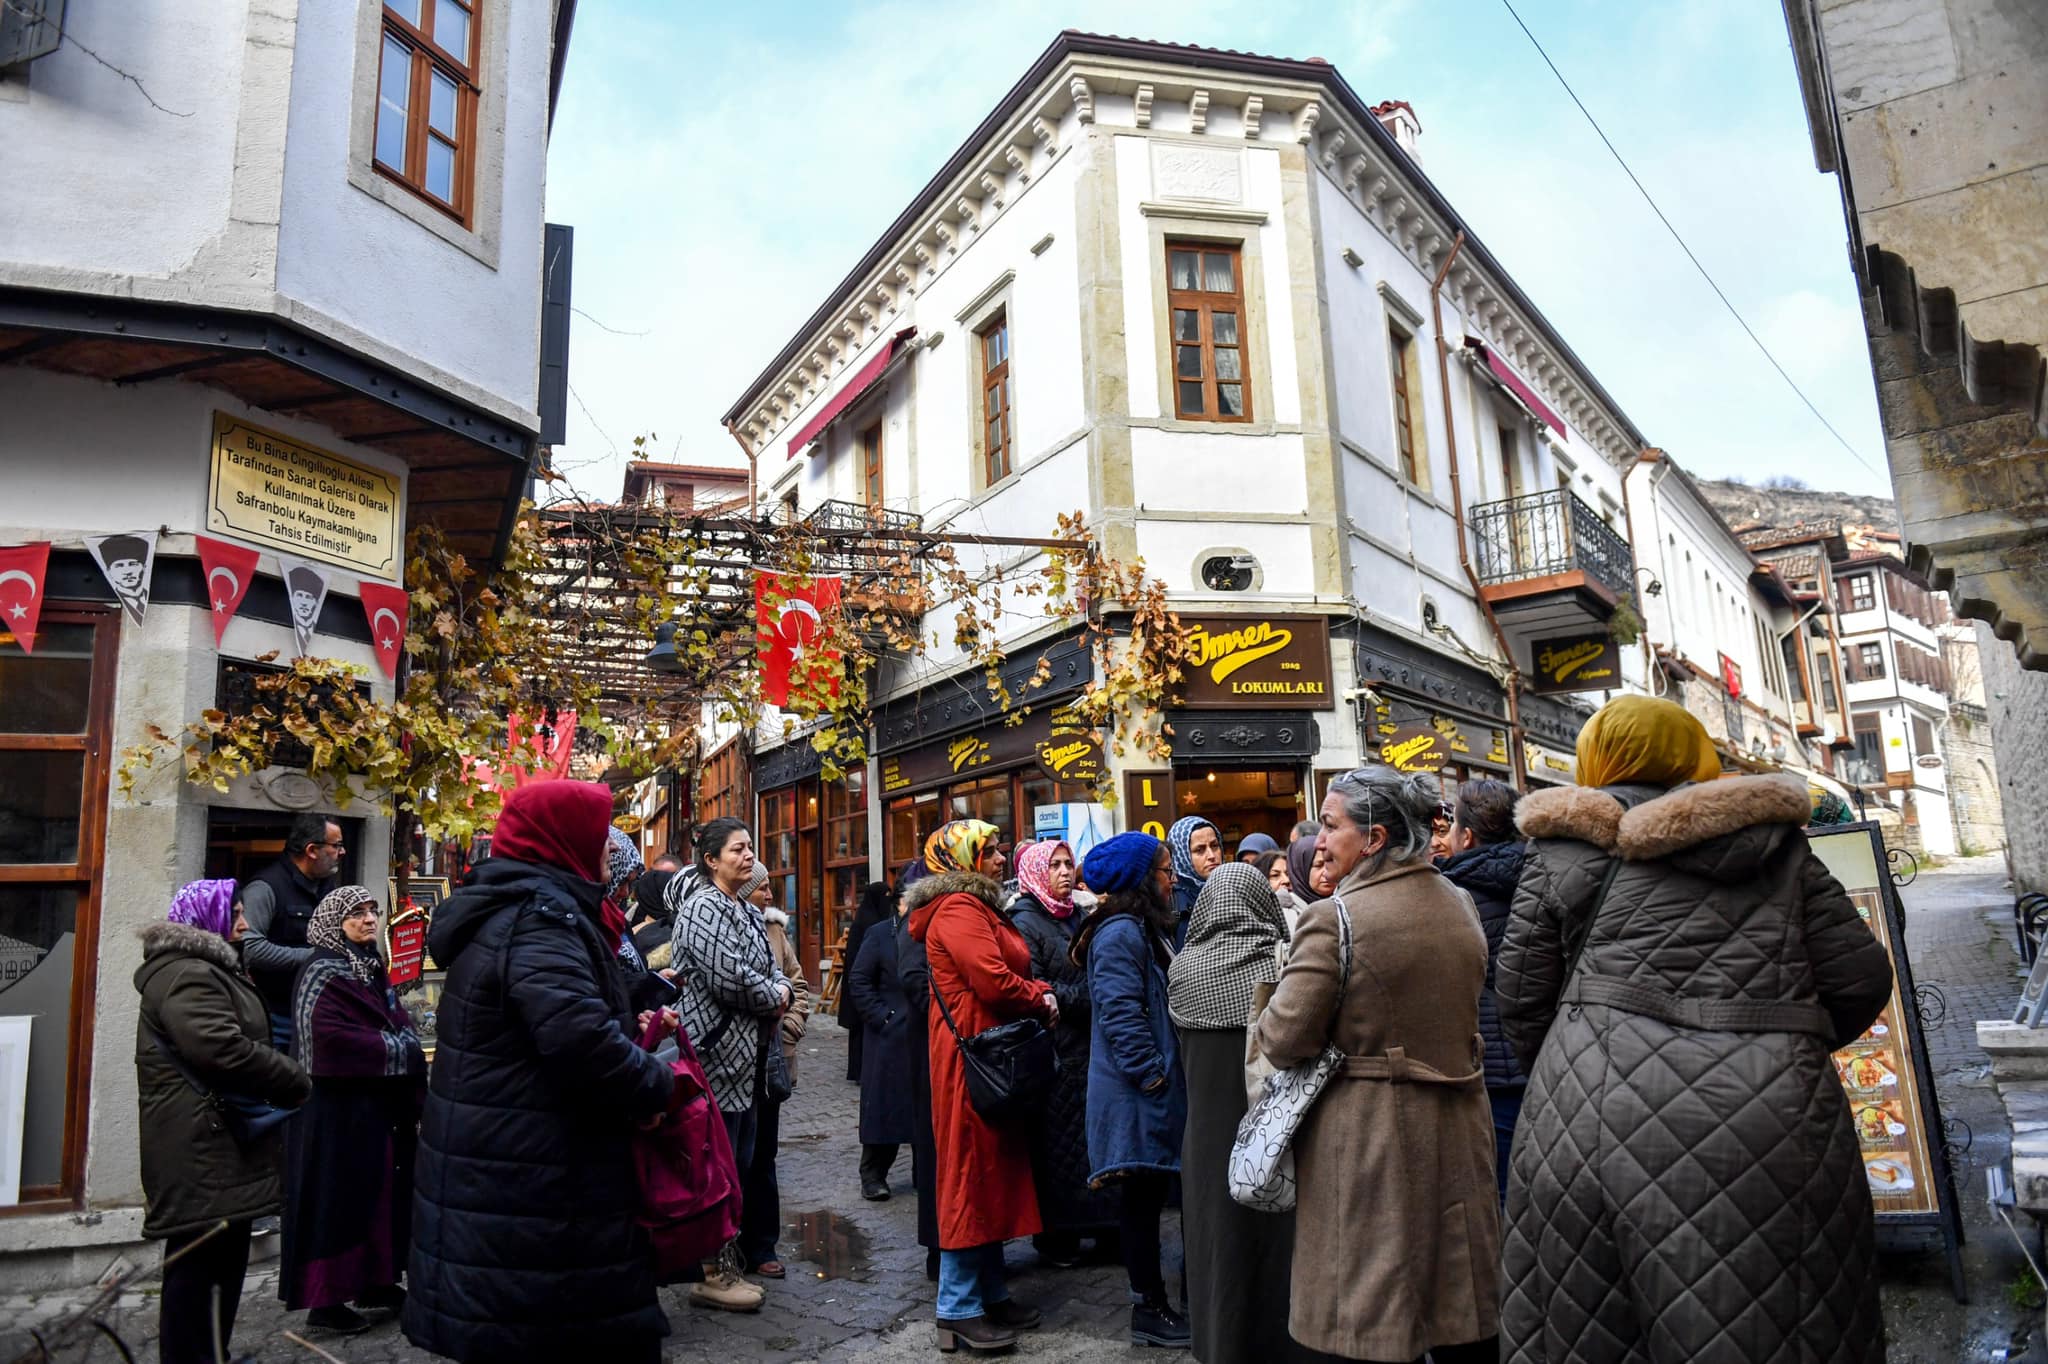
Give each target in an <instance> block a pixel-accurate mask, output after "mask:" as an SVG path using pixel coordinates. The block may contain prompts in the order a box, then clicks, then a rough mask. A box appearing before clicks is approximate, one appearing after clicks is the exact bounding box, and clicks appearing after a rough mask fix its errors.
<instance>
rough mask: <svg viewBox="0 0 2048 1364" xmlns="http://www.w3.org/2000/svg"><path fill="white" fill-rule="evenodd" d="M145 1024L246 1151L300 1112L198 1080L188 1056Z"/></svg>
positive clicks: (165, 1054)
mask: <svg viewBox="0 0 2048 1364" xmlns="http://www.w3.org/2000/svg"><path fill="white" fill-rule="evenodd" d="M142 1026H143V1027H145V1028H147V1029H148V1030H149V1040H150V1041H151V1042H153V1043H155V1044H156V1049H157V1050H158V1051H159V1052H161V1053H163V1058H164V1060H166V1061H168V1062H170V1064H171V1069H172V1070H175V1071H176V1072H178V1078H179V1079H181V1080H183V1081H184V1082H185V1083H186V1084H188V1085H190V1086H192V1088H193V1089H194V1090H195V1091H197V1092H198V1095H199V1097H200V1098H201V1099H203V1100H205V1101H206V1104H207V1106H208V1107H209V1108H211V1109H213V1111H214V1114H215V1116H217V1117H218V1118H219V1119H220V1125H221V1127H222V1128H223V1129H224V1130H225V1131H226V1132H227V1134H228V1136H229V1137H231V1138H233V1140H234V1143H235V1145H236V1146H237V1147H238V1148H239V1149H241V1150H243V1151H247V1150H249V1149H250V1148H252V1147H254V1146H256V1145H257V1144H258V1143H260V1142H261V1141H262V1140H263V1139H264V1138H265V1137H268V1136H269V1135H270V1134H271V1133H272V1132H275V1131H276V1130H277V1129H278V1128H280V1127H282V1126H284V1122H285V1119H286V1118H289V1117H292V1116H293V1115H294V1114H295V1113H297V1111H298V1110H297V1109H292V1108H279V1107H278V1106H277V1105H276V1104H273V1103H270V1102H268V1101H266V1100H263V1099H254V1098H251V1097H249V1096H248V1095H246V1094H223V1093H221V1092H220V1091H218V1090H212V1089H208V1088H207V1087H206V1086H205V1085H203V1084H201V1083H200V1082H199V1077H198V1076H197V1075H195V1074H193V1073H192V1067H191V1066H189V1065H187V1064H186V1062H185V1058H184V1057H182V1056H180V1055H178V1049H177V1048H176V1047H173V1046H172V1045H171V1041H170V1039H169V1038H167V1037H165V1036H164V1035H163V1034H162V1033H161V1032H159V1031H157V1028H156V1025H155V1024H153V1023H151V1022H150V1021H149V1020H148V1019H144V1020H143V1021H142Z"/></svg>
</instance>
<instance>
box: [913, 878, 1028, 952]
mask: <svg viewBox="0 0 2048 1364" xmlns="http://www.w3.org/2000/svg"><path fill="white" fill-rule="evenodd" d="M948 895H972V896H973V897H974V898H975V899H977V900H979V901H981V902H982V903H983V904H984V905H987V906H988V909H989V912H990V913H991V914H998V915H999V914H1001V913H1002V912H1003V886H1002V883H1001V882H1000V881H997V880H996V879H995V878H994V877H990V876H983V875H982V874H981V873H980V872H978V871H942V872H934V873H933V874H932V875H930V876H926V877H923V878H921V879H920V880H917V881H913V882H911V885H910V889H909V890H906V891H904V892H903V916H904V919H905V921H906V924H907V926H908V927H909V929H910V936H911V937H912V938H914V939H916V940H917V941H918V942H923V941H924V935H925V930H926V929H927V928H929V927H930V925H931V921H932V912H933V910H934V908H935V907H936V906H937V905H938V903H939V901H940V900H942V899H944V898H945V897H946V896H948Z"/></svg>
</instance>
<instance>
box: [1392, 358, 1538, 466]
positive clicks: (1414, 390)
mask: <svg viewBox="0 0 2048 1364" xmlns="http://www.w3.org/2000/svg"><path fill="white" fill-rule="evenodd" d="M1419 350H1420V347H1419V346H1417V345H1416V341H1415V333H1414V332H1411V331H1408V330H1407V329H1406V328H1404V327H1401V326H1400V325H1398V324H1397V323H1394V322H1389V323H1387V372H1388V376H1389V378H1390V379H1391V380H1392V382H1393V389H1394V465H1395V467H1396V468H1397V469H1398V470H1399V471H1400V474H1401V478H1402V481H1404V482H1406V483H1408V484H1409V485H1410V486H1412V487H1417V488H1420V487H1424V486H1425V485H1424V483H1423V481H1422V469H1423V466H1424V458H1423V455H1424V452H1425V451H1426V450H1427V448H1428V447H1427V446H1425V445H1424V444H1423V443H1422V441H1421V439H1420V433H1421V427H1422V413H1421V412H1420V410H1419V408H1420V406H1421V405H1420V403H1419V402H1418V401H1417V398H1418V396H1419V395H1420V393H1421V387H1420V382H1419V381H1420V379H1421V376H1420V375H1418V374H1416V373H1415V372H1414V366H1413V365H1412V364H1411V363H1410V361H1411V360H1412V359H1413V358H1414V356H1415V354H1416V353H1417V352H1418V351H1419ZM1560 478H1561V481H1562V485H1563V486H1564V487H1565V488H1567V489H1569V488H1570V487H1571V476H1570V475H1569V474H1564V475H1561V476H1560Z"/></svg>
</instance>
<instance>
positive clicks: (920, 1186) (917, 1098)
mask: <svg viewBox="0 0 2048 1364" xmlns="http://www.w3.org/2000/svg"><path fill="white" fill-rule="evenodd" d="M912 1012H913V1014H915V1012H916V1011H915V1010H913V1011H912ZM922 1022H923V1020H922V1019H919V1018H916V1017H912V1019H911V1021H910V1027H909V1028H908V1029H906V1030H905V1031H906V1032H907V1033H908V1034H909V1037H910V1108H911V1116H910V1179H911V1182H912V1183H913V1184H915V1185H916V1186H917V1243H918V1244H919V1245H921V1246H923V1247H924V1248H925V1249H926V1250H937V1249H938V1248H939V1145H938V1140H937V1139H936V1138H935V1137H933V1135H932V1057H931V1038H930V1036H929V1035H927V1033H926V1032H925V1029H924V1028H923V1027H922V1026H920V1025H921V1023H922Z"/></svg>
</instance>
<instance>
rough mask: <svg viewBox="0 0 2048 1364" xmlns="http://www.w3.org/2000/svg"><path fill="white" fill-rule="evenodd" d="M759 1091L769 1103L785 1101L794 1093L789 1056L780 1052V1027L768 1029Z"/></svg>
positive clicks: (794, 1086) (794, 1084) (794, 1083)
mask: <svg viewBox="0 0 2048 1364" xmlns="http://www.w3.org/2000/svg"><path fill="white" fill-rule="evenodd" d="M761 1093H762V1094H763V1095H764V1096H765V1097H766V1098H767V1100H768V1102H769V1103H772V1104H779V1103H786V1102H788V1100H789V1096H790V1095H792V1094H794V1093H796V1081H795V1080H793V1079H791V1078H790V1075H789V1058H788V1057H787V1056H784V1055H783V1054H782V1029H781V1028H780V1027H771V1028H770V1029H769V1030H768V1054H767V1059H766V1060H765V1062H764V1063H763V1068H762V1075H761Z"/></svg>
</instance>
